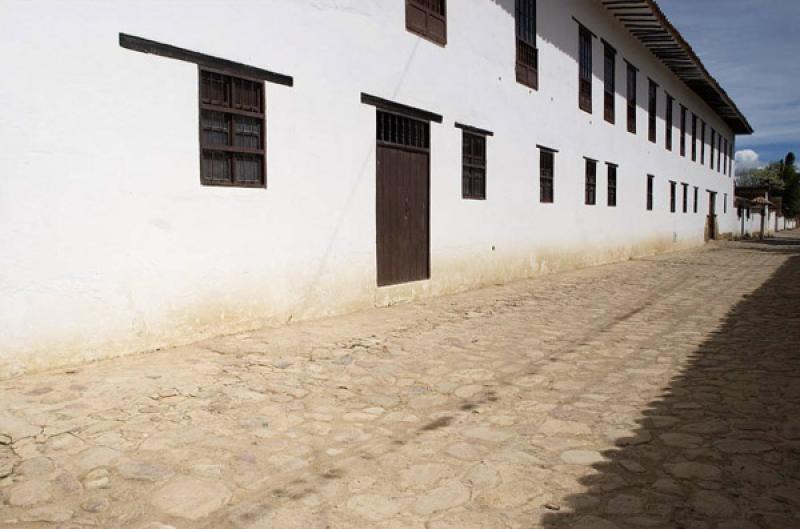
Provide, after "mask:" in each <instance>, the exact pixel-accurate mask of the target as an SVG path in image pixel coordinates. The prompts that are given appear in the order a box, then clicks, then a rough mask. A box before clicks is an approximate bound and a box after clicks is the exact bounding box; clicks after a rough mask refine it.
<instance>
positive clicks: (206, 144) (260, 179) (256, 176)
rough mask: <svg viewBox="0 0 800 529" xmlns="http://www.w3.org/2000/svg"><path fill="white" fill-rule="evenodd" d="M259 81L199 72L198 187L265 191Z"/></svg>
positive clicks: (263, 121)
mask: <svg viewBox="0 0 800 529" xmlns="http://www.w3.org/2000/svg"><path fill="white" fill-rule="evenodd" d="M265 156H266V149H265V109H264V82H263V81H257V80H253V79H245V78H242V77H235V76H232V75H227V74H223V73H220V72H216V71H212V70H206V69H201V70H200V182H201V183H202V184H203V185H215V186H236V187H266V159H265Z"/></svg>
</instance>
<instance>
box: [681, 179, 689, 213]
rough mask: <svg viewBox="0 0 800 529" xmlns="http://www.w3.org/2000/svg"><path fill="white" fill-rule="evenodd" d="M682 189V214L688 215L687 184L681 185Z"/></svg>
mask: <svg viewBox="0 0 800 529" xmlns="http://www.w3.org/2000/svg"><path fill="white" fill-rule="evenodd" d="M681 187H683V212H684V213H689V184H686V183H683V184H681Z"/></svg>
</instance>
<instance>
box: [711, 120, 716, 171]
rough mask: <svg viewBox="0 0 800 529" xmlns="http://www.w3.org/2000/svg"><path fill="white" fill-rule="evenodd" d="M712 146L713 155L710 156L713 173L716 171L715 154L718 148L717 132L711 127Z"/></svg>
mask: <svg viewBox="0 0 800 529" xmlns="http://www.w3.org/2000/svg"><path fill="white" fill-rule="evenodd" d="M710 145H711V153H710V156H711V170H712V171H713V170H714V153H715V151H716V146H717V131H716V130H715V129H714V127H711V142H710Z"/></svg>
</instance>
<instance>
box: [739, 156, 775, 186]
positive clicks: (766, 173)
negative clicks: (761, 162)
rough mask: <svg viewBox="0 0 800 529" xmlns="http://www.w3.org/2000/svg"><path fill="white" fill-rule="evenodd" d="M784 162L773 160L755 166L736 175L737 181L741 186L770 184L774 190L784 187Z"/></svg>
mask: <svg viewBox="0 0 800 529" xmlns="http://www.w3.org/2000/svg"><path fill="white" fill-rule="evenodd" d="M782 174H783V162H772V163H771V164H769V165H767V166H765V167H758V168H753V169H750V170H747V171H744V172H742V173H741V174H739V176H737V177H736V183H737V184H738V185H740V186H744V187H750V186H762V185H764V186H769V188H770V189H771V190H773V191H779V190H782V189H783V186H784V181H783V179H782V177H781V176H782Z"/></svg>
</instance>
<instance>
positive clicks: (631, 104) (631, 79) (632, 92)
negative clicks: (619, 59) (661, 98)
mask: <svg viewBox="0 0 800 529" xmlns="http://www.w3.org/2000/svg"><path fill="white" fill-rule="evenodd" d="M627 72H628V75H627V80H628V83H627V84H628V87H627V88H628V132H630V133H631V134H636V68H635V67H634V66H633V65H632V64H630V63H628V70H627Z"/></svg>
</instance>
